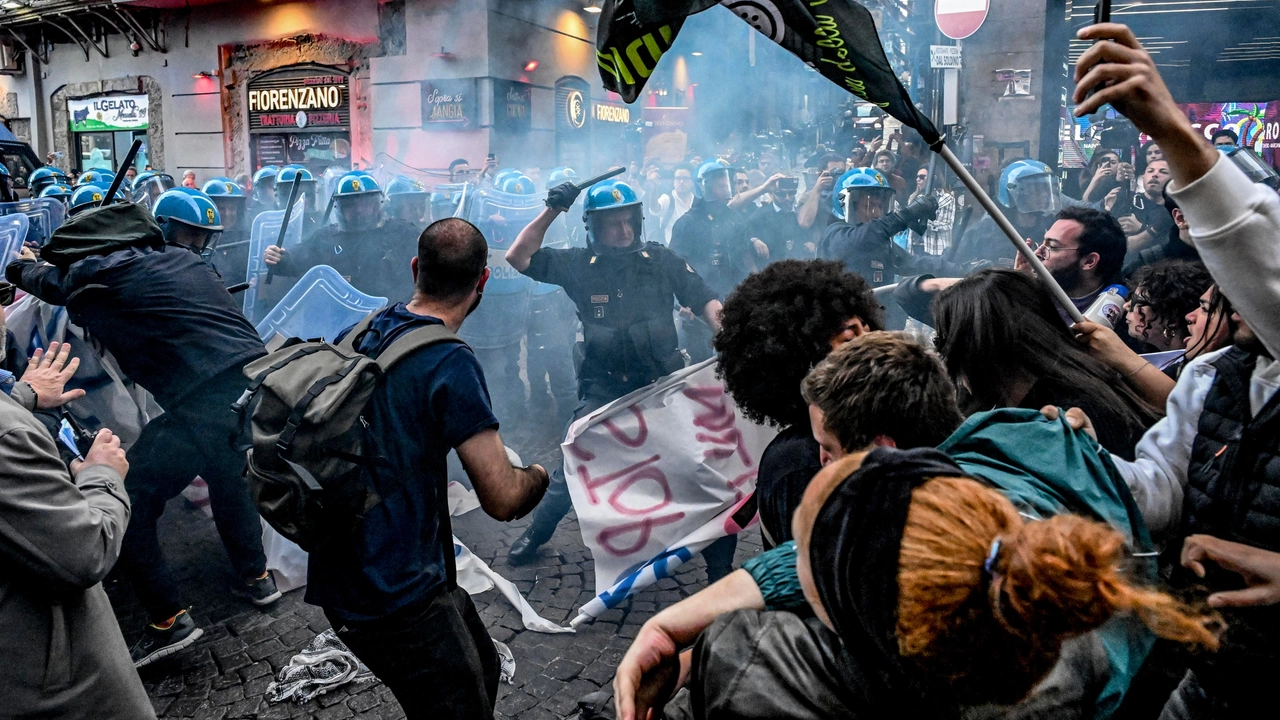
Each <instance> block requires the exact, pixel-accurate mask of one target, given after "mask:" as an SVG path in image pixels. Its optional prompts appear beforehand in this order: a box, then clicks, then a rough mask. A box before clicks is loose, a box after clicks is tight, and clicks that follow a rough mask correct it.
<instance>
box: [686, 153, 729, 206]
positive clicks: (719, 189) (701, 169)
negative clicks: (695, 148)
mask: <svg viewBox="0 0 1280 720" xmlns="http://www.w3.org/2000/svg"><path fill="white" fill-rule="evenodd" d="M721 180H723V181H724V184H723V185H721ZM708 188H710V189H711V192H710V193H709V194H708V192H707V190H708ZM693 194H694V195H696V196H698V197H699V198H701V199H703V200H706V201H707V202H713V203H722V204H723V203H727V202H729V200H731V199H732V198H733V184H732V183H731V182H730V178H729V166H728V165H725V164H724V163H721V162H719V161H716V160H712V161H711V162H705V163H702V164H701V165H699V166H698V172H697V173H696V174H695V175H694V178H693Z"/></svg>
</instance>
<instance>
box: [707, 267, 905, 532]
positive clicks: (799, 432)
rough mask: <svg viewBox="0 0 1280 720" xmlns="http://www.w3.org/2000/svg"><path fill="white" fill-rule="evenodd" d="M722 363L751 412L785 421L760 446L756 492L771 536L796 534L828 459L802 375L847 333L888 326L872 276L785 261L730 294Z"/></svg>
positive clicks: (728, 384)
mask: <svg viewBox="0 0 1280 720" xmlns="http://www.w3.org/2000/svg"><path fill="white" fill-rule="evenodd" d="M720 322H721V327H720V332H719V333H717V334H716V338H715V348H716V352H717V354H718V355H719V357H720V363H719V365H718V366H717V370H716V372H717V373H718V374H719V376H720V377H721V378H723V379H724V383H725V388H726V389H727V390H728V391H729V393H730V394H732V395H733V399H734V403H735V404H736V405H737V406H738V409H739V410H741V411H742V414H743V415H744V416H745V417H746V418H747V419H749V420H751V421H753V422H756V423H761V424H769V425H772V426H774V427H776V428H779V429H780V431H781V432H779V433H778V435H777V437H775V438H774V439H773V440H772V441H771V442H770V443H769V445H768V447H766V448H765V450H764V453H763V454H762V455H761V456H760V465H759V468H760V469H759V472H758V473H757V475H756V498H757V500H758V504H759V508H760V523H761V527H762V528H763V529H764V532H765V541H766V543H768V544H770V545H777V544H779V543H782V542H786V541H787V540H790V539H791V515H792V513H793V512H794V511H795V509H796V508H797V507H799V506H800V498H801V496H802V495H803V494H804V489H805V487H807V486H808V485H809V481H810V480H811V479H813V476H814V475H815V474H816V473H817V472H818V470H820V469H821V467H822V466H821V464H820V455H819V454H820V448H819V446H818V443H817V442H816V441H815V440H814V438H813V433H812V432H811V431H810V429H809V415H808V410H807V407H806V403H805V401H804V398H803V397H801V393H800V382H801V381H802V380H803V379H804V376H805V375H806V374H807V373H808V372H809V369H810V368H812V367H813V365H814V364H815V363H817V362H818V361H819V360H821V359H822V358H824V357H826V356H827V353H829V352H831V350H832V349H833V348H835V347H838V346H839V345H840V344H841V343H844V342H847V341H848V340H850V339H852V338H855V337H858V336H860V335H862V334H864V333H866V332H869V331H872V330H882V329H884V313H883V310H882V309H881V308H880V303H879V302H878V301H877V300H876V298H875V296H874V295H873V294H872V293H871V288H870V287H869V286H868V285H867V284H866V282H865V281H864V280H863V279H862V278H861V277H859V276H858V275H855V274H853V273H850V272H847V271H845V270H844V268H842V267H841V266H840V264H839V263H835V262H830V261H826V260H813V261H809V262H800V261H797V260H789V261H782V262H777V263H774V264H772V265H770V266H769V267H767V268H765V269H764V270H762V271H760V272H759V273H756V274H754V275H751V276H750V277H748V278H747V279H746V280H745V281H743V283H742V284H741V285H739V286H738V289H737V290H735V291H734V292H733V294H731V295H730V296H729V298H728V300H727V301H726V302H725V306H724V314H723V315H722V316H721V319H720Z"/></svg>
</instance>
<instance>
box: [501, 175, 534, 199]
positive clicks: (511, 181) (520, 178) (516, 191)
mask: <svg viewBox="0 0 1280 720" xmlns="http://www.w3.org/2000/svg"><path fill="white" fill-rule="evenodd" d="M501 190H502V192H504V193H507V194H510V195H533V194H534V193H536V192H537V191H538V189H537V188H535V187H534V186H533V181H532V180H530V179H529V178H527V177H525V176H524V175H520V174H516V175H511V176H509V177H507V179H506V180H503V181H502V188H501Z"/></svg>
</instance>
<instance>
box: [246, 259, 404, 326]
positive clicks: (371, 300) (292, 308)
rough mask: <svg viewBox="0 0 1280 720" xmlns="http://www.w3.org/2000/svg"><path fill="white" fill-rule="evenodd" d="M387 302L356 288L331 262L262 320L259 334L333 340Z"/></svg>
mask: <svg viewBox="0 0 1280 720" xmlns="http://www.w3.org/2000/svg"><path fill="white" fill-rule="evenodd" d="M386 303H387V299H386V298H383V297H373V296H371V295H365V294H364V293H362V292H360V291H359V290H357V289H355V288H354V287H352V286H351V283H349V282H347V281H346V280H343V279H342V276H341V275H339V274H338V271H337V270H334V269H333V268H331V267H329V266H328V265H317V266H315V267H313V268H311V269H310V270H308V271H307V272H306V274H305V275H303V276H302V279H301V280H299V281H298V283H297V284H296V285H294V286H293V288H292V289H291V290H289V292H287V293H285V296H284V299H283V300H281V301H280V304H278V305H276V306H275V308H273V309H272V310H271V312H269V313H267V315H266V317H264V318H263V319H262V322H260V323H258V328H257V329H258V336H259V337H261V338H262V339H263V340H264V341H267V340H270V339H271V338H273V337H275V336H276V335H277V334H279V335H282V336H284V337H287V338H288V337H296V338H303V339H305V340H310V339H313V338H324V339H325V340H329V341H331V342H332V341H333V339H334V338H335V337H337V335H338V333H339V332H341V331H342V330H343V329H345V328H348V327H350V326H352V325H354V324H356V323H357V322H359V321H360V320H361V319H362V318H364V316H366V315H368V314H369V313H371V312H373V311H374V310H377V309H378V308H380V307H382V306H383V305H386Z"/></svg>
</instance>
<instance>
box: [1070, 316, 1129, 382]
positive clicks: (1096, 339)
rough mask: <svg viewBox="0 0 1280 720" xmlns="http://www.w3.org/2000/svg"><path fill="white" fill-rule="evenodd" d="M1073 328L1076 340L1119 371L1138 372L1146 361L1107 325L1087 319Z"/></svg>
mask: <svg viewBox="0 0 1280 720" xmlns="http://www.w3.org/2000/svg"><path fill="white" fill-rule="evenodd" d="M1071 330H1072V331H1073V332H1074V333H1075V334H1076V340H1077V341H1078V342H1080V343H1082V344H1083V345H1085V346H1087V347H1088V349H1089V354H1090V355H1092V356H1093V357H1095V358H1097V359H1098V360H1101V361H1102V362H1104V363H1106V364H1107V366H1108V367H1110V368H1112V369H1113V370H1116V371H1117V372H1122V373H1125V374H1126V375H1129V374H1133V373H1136V372H1137V371H1138V370H1139V369H1141V368H1142V364H1143V363H1145V362H1146V361H1145V360H1143V359H1142V358H1141V357H1139V356H1138V354H1137V353H1135V352H1134V351H1132V350H1130V349H1129V346H1128V345H1125V344H1124V341H1123V340H1121V339H1120V336H1119V335H1117V334H1116V331H1115V330H1112V329H1111V328H1109V327H1107V326H1106V325H1099V324H1098V323H1095V322H1089V321H1087V320H1086V321H1085V322H1081V323H1076V324H1075V325H1072V326H1071Z"/></svg>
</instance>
